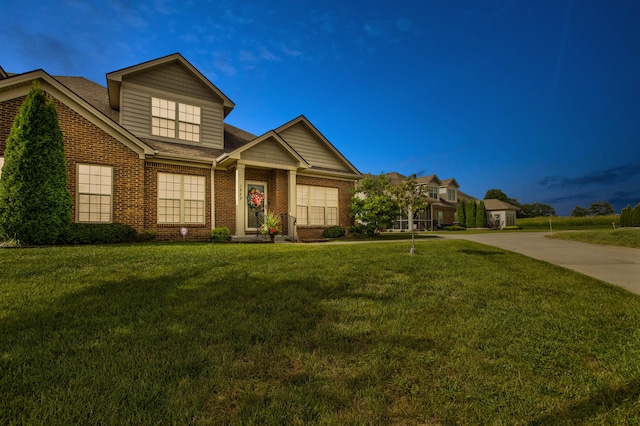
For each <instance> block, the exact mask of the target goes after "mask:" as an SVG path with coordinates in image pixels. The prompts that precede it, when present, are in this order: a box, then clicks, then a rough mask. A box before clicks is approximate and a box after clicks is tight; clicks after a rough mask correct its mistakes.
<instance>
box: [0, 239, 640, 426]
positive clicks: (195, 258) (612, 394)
mask: <svg viewBox="0 0 640 426" xmlns="http://www.w3.org/2000/svg"><path fill="white" fill-rule="evenodd" d="M409 245H410V244H409V243H408V242H407V241H404V242H389V243H368V244H320V245H307V244H297V245H284V244H276V245H270V244H259V245H251V244H247V245H240V244H218V245H216V244H182V243H167V244H162V243H157V244H145V245H122V246H99V247H58V248H46V249H4V250H0V271H1V272H0V424H24V423H28V424H47V425H55V424H61V425H62V424H64V425H68V424H175V423H177V424H186V423H189V424H243V425H244V424H274V425H280V424H307V423H311V424H335V425H343V424H447V425H452V424H509V425H514V424H583V423H586V424H636V423H638V422H639V421H640V362H639V360H640V297H638V296H636V295H633V294H631V293H628V292H626V291H624V290H622V289H619V288H616V287H613V286H610V285H607V284H604V283H602V282H599V281H597V280H595V279H592V278H588V277H584V276H582V275H579V274H577V273H574V272H571V271H568V270H565V269H563V268H560V267H555V266H552V265H548V264H545V263H542V262H539V261H536V260H533V259H529V258H526V257H522V256H520V255H518V254H516V253H510V252H506V251H502V250H499V249H493V248H488V247H486V246H483V245H479V244H474V243H472V242H466V241H457V240H456V241H441V240H436V239H427V240H418V241H417V242H416V247H417V254H416V255H415V256H410V255H409V254H408V252H409Z"/></svg>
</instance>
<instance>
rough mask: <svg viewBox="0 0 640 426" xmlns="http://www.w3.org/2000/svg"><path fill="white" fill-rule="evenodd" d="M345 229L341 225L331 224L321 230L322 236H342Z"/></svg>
mask: <svg viewBox="0 0 640 426" xmlns="http://www.w3.org/2000/svg"><path fill="white" fill-rule="evenodd" d="M345 233H346V231H345V229H344V228H343V227H341V226H332V227H330V228H327V229H325V230H324V231H322V238H342V237H344V235H345Z"/></svg>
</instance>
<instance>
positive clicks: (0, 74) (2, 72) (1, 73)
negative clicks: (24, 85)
mask: <svg viewBox="0 0 640 426" xmlns="http://www.w3.org/2000/svg"><path fill="white" fill-rule="evenodd" d="M7 77H9V74H7V73H6V72H5V70H4V69H3V68H2V67H1V66H0V80H2V79H3V78H7Z"/></svg>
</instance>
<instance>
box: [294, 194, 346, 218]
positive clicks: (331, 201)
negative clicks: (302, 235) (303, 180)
mask: <svg viewBox="0 0 640 426" xmlns="http://www.w3.org/2000/svg"><path fill="white" fill-rule="evenodd" d="M297 198H298V208H297V212H296V213H297V214H296V216H297V219H298V224H299V225H321V226H325V225H326V226H333V225H338V188H325V187H322V186H308V185H298V186H297Z"/></svg>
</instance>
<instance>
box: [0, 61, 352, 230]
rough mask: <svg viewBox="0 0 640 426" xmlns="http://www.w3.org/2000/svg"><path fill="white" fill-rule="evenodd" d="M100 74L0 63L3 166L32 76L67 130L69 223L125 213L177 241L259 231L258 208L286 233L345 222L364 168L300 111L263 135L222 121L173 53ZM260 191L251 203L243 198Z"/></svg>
mask: <svg viewBox="0 0 640 426" xmlns="http://www.w3.org/2000/svg"><path fill="white" fill-rule="evenodd" d="M106 79H107V87H106V88H105V87H103V86H101V85H99V84H97V83H94V82H92V81H89V80H87V79H84V78H81V77H52V76H51V75H49V74H47V73H46V72H45V71H43V70H36V71H32V72H27V73H23V74H8V73H6V72H5V71H4V70H2V68H0V167H1V166H2V163H3V162H4V158H3V154H4V150H5V148H6V140H7V137H8V135H9V131H10V129H11V126H12V124H13V120H14V117H15V116H16V114H17V111H18V109H19V108H20V106H21V104H22V102H23V101H24V99H25V96H26V94H27V92H28V91H29V88H30V86H31V84H32V82H34V81H39V82H40V85H41V87H42V89H43V90H44V91H45V92H46V93H47V94H48V95H49V96H50V97H51V98H52V99H53V101H54V104H55V106H56V110H57V112H58V119H59V122H60V127H61V129H62V133H63V135H64V140H65V154H66V158H67V169H68V174H69V179H68V183H67V187H68V190H69V192H70V193H71V196H72V198H73V206H74V207H73V221H74V222H78V223H110V222H118V223H125V224H128V225H131V226H132V227H134V228H135V229H136V230H138V231H143V230H146V231H155V232H157V233H158V237H159V238H161V239H179V238H181V236H180V229H181V228H183V227H185V228H187V230H188V237H187V238H188V239H195V240H204V239H208V238H209V237H210V232H211V229H212V228H214V227H222V226H226V227H229V228H230V230H231V233H232V234H233V235H235V236H244V235H252V234H256V233H257V229H258V222H257V215H256V213H257V212H261V213H263V212H265V211H266V210H269V211H273V212H274V213H276V214H279V215H280V214H282V217H283V219H284V223H283V228H284V233H285V234H286V235H287V236H289V237H291V238H293V237H299V238H302V239H304V238H316V237H319V236H320V235H321V233H322V231H323V230H324V229H325V228H326V227H328V226H332V225H339V226H343V227H346V226H348V225H350V224H351V223H352V220H351V218H350V215H349V213H350V211H349V201H350V197H351V195H350V192H349V191H350V190H351V189H352V188H353V186H354V183H355V182H356V181H357V180H358V179H359V178H360V177H361V174H360V172H359V171H358V170H357V169H356V168H355V167H354V166H353V165H352V164H351V163H350V162H349V161H348V160H347V159H346V158H345V157H344V156H343V155H342V154H341V153H340V152H339V151H338V150H337V149H336V148H335V147H334V146H333V145H332V144H331V143H330V142H329V141H328V140H327V139H326V138H325V137H324V136H323V135H322V134H321V133H320V132H319V131H318V130H317V129H316V128H315V127H314V126H313V124H311V122H309V120H308V119H307V118H305V117H304V116H299V117H297V118H295V119H293V120H291V121H290V122H288V123H285V124H283V125H282V126H280V127H277V128H276V129H274V130H271V131H269V132H267V133H265V134H263V135H260V136H256V135H253V134H251V133H248V132H245V131H243V130H241V129H238V128H236V127H234V126H231V125H229V124H226V123H225V122H224V120H225V118H226V117H227V115H228V114H229V113H230V112H231V111H232V110H233V108H234V107H235V105H234V103H233V102H232V101H231V100H230V99H229V98H228V97H227V96H226V95H225V94H224V93H222V92H221V91H220V90H219V89H218V88H217V87H216V86H215V85H214V84H212V83H211V82H210V81H209V80H208V79H207V78H206V77H205V76H204V75H202V74H201V73H200V72H199V71H198V70H197V69H196V68H195V67H193V65H191V64H190V63H189V62H188V61H187V60H186V59H185V58H183V57H182V56H181V55H180V54H173V55H169V56H166V57H163V58H159V59H156V60H152V61H149V62H145V63H142V64H138V65H135V66H132V67H128V68H124V69H121V70H118V71H114V72H111V73H108V74H107V75H106ZM256 193H257V194H258V195H259V197H258V199H260V200H261V201H262V202H261V203H260V206H258V207H256V206H255V204H254V205H252V204H251V203H250V202H249V200H248V195H249V194H256ZM294 223H295V224H296V225H294Z"/></svg>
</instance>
